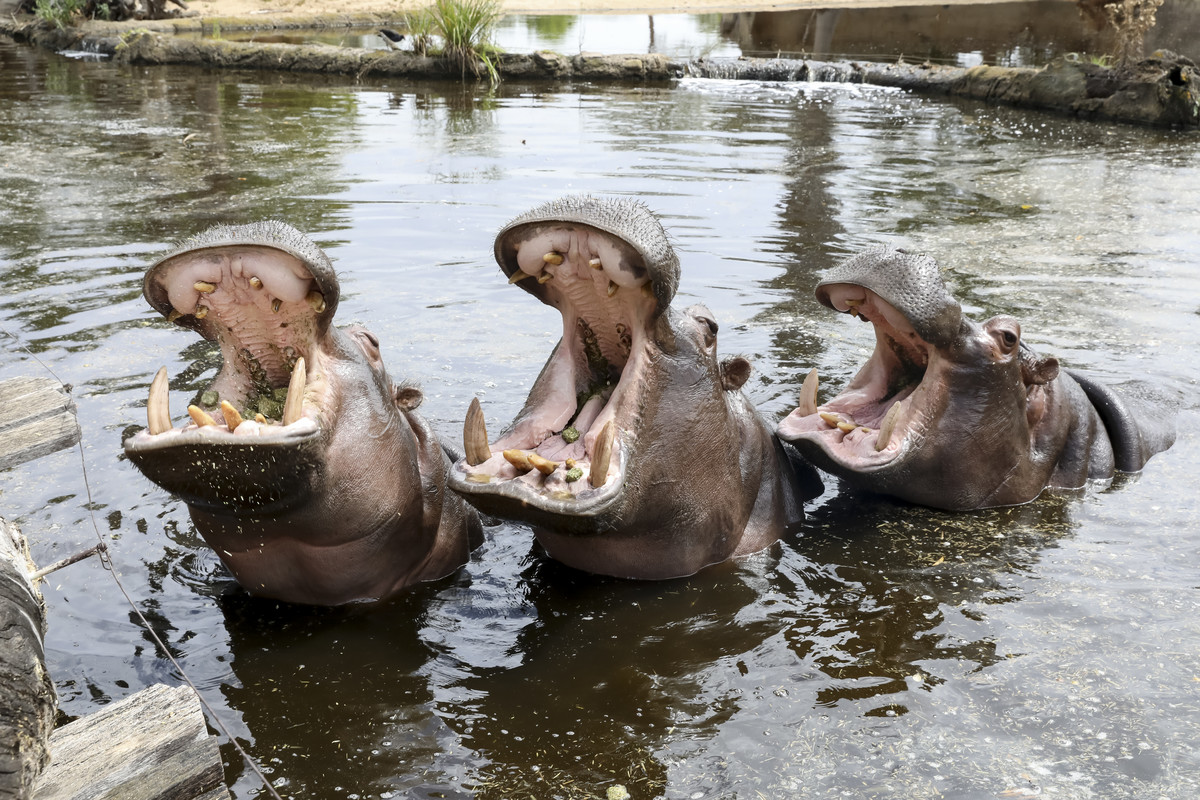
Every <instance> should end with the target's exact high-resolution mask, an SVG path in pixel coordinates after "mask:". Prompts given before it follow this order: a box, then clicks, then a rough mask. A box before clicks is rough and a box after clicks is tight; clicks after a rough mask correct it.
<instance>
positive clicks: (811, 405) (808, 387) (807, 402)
mask: <svg viewBox="0 0 1200 800" xmlns="http://www.w3.org/2000/svg"><path fill="white" fill-rule="evenodd" d="M819 383H820V378H818V377H817V368H816V367H813V368H812V369H810V370H809V371H808V375H807V376H805V378H804V385H803V386H801V387H800V408H799V409H797V410H798V411H799V412H800V413H801V415H803V416H805V417H810V416H812V415H813V414H815V413H817V385H818V384H819Z"/></svg>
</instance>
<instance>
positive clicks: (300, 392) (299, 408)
mask: <svg viewBox="0 0 1200 800" xmlns="http://www.w3.org/2000/svg"><path fill="white" fill-rule="evenodd" d="M276 302H278V301H276ZM307 382H308V370H307V369H306V368H305V365H304V357H303V356H301V357H300V358H297V359H296V366H294V367H292V379H291V381H289V382H288V393H287V400H285V401H284V402H283V424H284V425H291V424H292V423H293V422H295V421H296V420H298V419H300V416H301V415H302V414H303V413H304V386H305V384H306V383H307Z"/></svg>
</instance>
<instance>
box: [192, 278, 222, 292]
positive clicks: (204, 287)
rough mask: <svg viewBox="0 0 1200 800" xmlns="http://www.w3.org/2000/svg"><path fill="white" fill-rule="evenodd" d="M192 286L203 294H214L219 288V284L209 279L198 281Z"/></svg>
mask: <svg viewBox="0 0 1200 800" xmlns="http://www.w3.org/2000/svg"><path fill="white" fill-rule="evenodd" d="M192 288H193V289H195V290H196V291H197V292H200V293H201V294H212V293H213V292H215V291H216V290H217V285H216V284H215V283H209V282H208V281H196V282H195V283H193V284H192Z"/></svg>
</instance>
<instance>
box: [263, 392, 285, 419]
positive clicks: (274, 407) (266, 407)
mask: <svg viewBox="0 0 1200 800" xmlns="http://www.w3.org/2000/svg"><path fill="white" fill-rule="evenodd" d="M258 413H260V414H262V415H263V416H264V417H266V418H267V419H279V418H280V417H282V416H283V403H277V402H275V401H274V400H272V399H270V398H269V397H264V398H262V399H261V400H259V401H258Z"/></svg>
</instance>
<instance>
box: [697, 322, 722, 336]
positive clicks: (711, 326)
mask: <svg viewBox="0 0 1200 800" xmlns="http://www.w3.org/2000/svg"><path fill="white" fill-rule="evenodd" d="M700 320H701V321H702V322H703V323H704V324H705V325H707V326H708V333H709V335H710V336H716V335H717V331H718V330H719V329H720V326H719V325H717V321H716V320H715V319H709V318H708V317H701V318H700Z"/></svg>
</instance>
